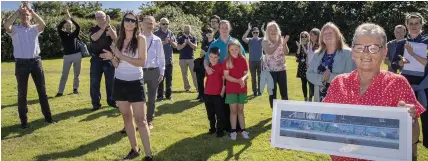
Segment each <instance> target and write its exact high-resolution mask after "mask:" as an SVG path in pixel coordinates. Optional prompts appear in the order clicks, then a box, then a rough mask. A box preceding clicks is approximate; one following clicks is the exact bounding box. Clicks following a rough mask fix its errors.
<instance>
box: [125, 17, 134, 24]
mask: <svg viewBox="0 0 428 161" xmlns="http://www.w3.org/2000/svg"><path fill="white" fill-rule="evenodd" d="M123 21H124V22H129V23H136V22H137V20H136V19H132V18H126V17H125V18H124V19H123Z"/></svg>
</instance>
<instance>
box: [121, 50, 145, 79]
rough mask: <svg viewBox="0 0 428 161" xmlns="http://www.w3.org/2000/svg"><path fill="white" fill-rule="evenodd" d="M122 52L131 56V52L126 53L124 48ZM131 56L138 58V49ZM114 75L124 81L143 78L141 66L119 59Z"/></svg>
mask: <svg viewBox="0 0 428 161" xmlns="http://www.w3.org/2000/svg"><path fill="white" fill-rule="evenodd" d="M121 52H122V54H123V55H126V56H129V57H132V54H130V53H126V52H125V48H123V49H122V51H121ZM132 58H138V49H137V50H136V53H135V55H134V56H133V57H132ZM114 74H115V77H116V78H117V79H120V80H124V81H134V80H141V79H143V68H142V67H137V66H134V65H132V64H129V63H128V62H127V61H124V60H120V62H119V66H118V67H117V68H116V72H115V73H114Z"/></svg>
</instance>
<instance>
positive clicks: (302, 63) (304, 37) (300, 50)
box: [296, 31, 309, 101]
mask: <svg viewBox="0 0 428 161" xmlns="http://www.w3.org/2000/svg"><path fill="white" fill-rule="evenodd" d="M296 45H297V53H296V61H297V62H298V68H297V76H296V77H297V78H300V80H301V81H302V91H303V96H304V98H305V101H309V99H308V80H307V79H306V69H307V65H308V49H309V33H308V32H306V31H303V32H301V33H300V41H299V42H297V41H296Z"/></svg>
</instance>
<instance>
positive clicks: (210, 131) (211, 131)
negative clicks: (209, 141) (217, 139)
mask: <svg viewBox="0 0 428 161" xmlns="http://www.w3.org/2000/svg"><path fill="white" fill-rule="evenodd" d="M215 131H216V130H215V129H210V130H209V131H208V134H210V135H211V134H214V133H215Z"/></svg>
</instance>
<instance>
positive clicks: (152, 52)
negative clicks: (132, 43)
mask: <svg viewBox="0 0 428 161" xmlns="http://www.w3.org/2000/svg"><path fill="white" fill-rule="evenodd" d="M142 34H143V33H142ZM146 43H147V60H146V65H145V66H144V67H143V68H156V67H158V68H159V71H160V74H161V75H164V72H165V53H164V52H163V44H162V40H161V39H160V38H159V37H158V36H156V35H154V34H153V33H152V34H150V36H146Z"/></svg>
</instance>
